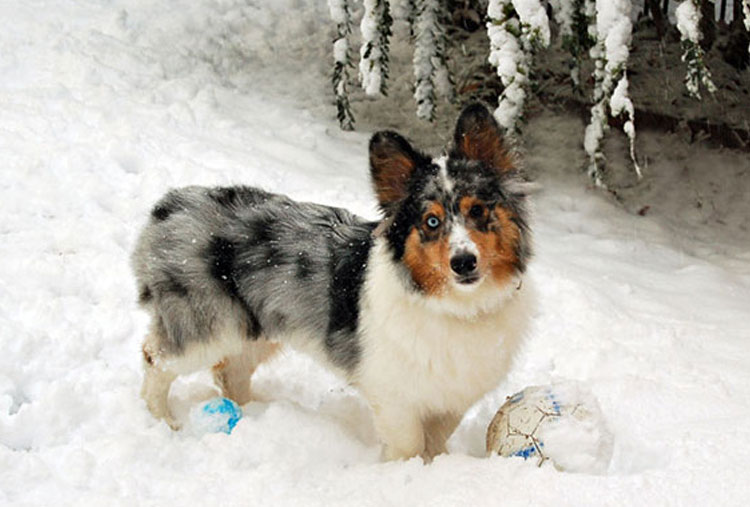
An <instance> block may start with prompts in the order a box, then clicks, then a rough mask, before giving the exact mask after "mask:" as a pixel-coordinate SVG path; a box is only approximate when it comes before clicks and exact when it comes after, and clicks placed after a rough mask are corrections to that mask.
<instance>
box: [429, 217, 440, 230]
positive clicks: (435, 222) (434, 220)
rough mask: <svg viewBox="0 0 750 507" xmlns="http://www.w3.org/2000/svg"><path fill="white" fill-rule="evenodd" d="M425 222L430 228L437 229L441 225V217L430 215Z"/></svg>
mask: <svg viewBox="0 0 750 507" xmlns="http://www.w3.org/2000/svg"><path fill="white" fill-rule="evenodd" d="M425 223H426V224H427V227H429V228H430V229H437V228H438V227H440V219H439V218H438V217H436V216H435V215H430V216H428V217H427V220H425Z"/></svg>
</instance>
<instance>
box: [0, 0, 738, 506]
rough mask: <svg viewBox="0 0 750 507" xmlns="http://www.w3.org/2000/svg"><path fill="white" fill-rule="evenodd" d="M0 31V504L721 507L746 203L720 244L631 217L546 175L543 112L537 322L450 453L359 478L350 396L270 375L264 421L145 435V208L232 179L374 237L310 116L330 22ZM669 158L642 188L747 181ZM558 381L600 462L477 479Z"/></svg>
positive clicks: (285, 366) (375, 463)
mask: <svg viewBox="0 0 750 507" xmlns="http://www.w3.org/2000/svg"><path fill="white" fill-rule="evenodd" d="M0 20H1V21H0V171H2V173H1V174H2V177H1V178H0V209H2V221H0V234H1V235H2V241H1V242H0V258H2V259H3V262H2V263H0V350H2V354H0V504H2V505H52V504H55V505H135V504H140V505H180V504H182V505H201V504H204V503H206V502H214V503H216V504H222V505H276V506H278V505H326V506H330V505H427V504H429V505H451V506H453V505H499V504H503V505H529V504H531V505H701V506H703V505H744V504H745V503H746V500H747V497H748V493H750V487H749V486H747V470H748V468H749V467H750V424H748V419H749V418H750V408H749V407H750V346H749V345H750V343H749V342H750V325H749V324H748V323H749V322H750V257H749V256H748V254H747V250H748V248H747V247H748V246H750V244H748V243H749V242H748V237H747V235H744V236H742V235H741V231H745V234H746V233H747V230H746V228H743V224H747V218H746V215H742V213H744V212H745V211H747V204H745V205H744V206H745V207H744V208H743V207H741V205H740V207H739V211H736V210H732V209H728V210H725V212H724V213H723V215H722V220H724V221H725V222H727V223H729V224H730V225H732V224H735V225H737V227H728V228H727V229H726V231H728V233H727V234H722V230H724V229H722V228H721V224H719V223H717V222H716V221H700V220H691V217H690V216H688V217H687V218H686V219H685V220H678V219H676V218H674V217H669V216H668V214H669V211H670V208H666V209H662V211H661V213H654V214H653V215H651V214H647V216H646V217H639V216H635V215H631V214H628V213H626V212H625V211H624V210H622V209H620V207H618V206H617V205H615V204H613V203H612V202H610V200H609V199H608V198H606V197H605V196H603V195H601V194H600V193H598V192H596V191H592V190H590V189H587V188H586V187H585V183H582V182H585V180H583V179H580V180H577V179H576V178H571V177H570V175H571V174H574V173H575V172H576V169H577V168H579V167H582V165H583V161H584V157H585V153H583V151H582V149H581V146H580V140H581V139H582V135H583V128H584V127H583V125H582V124H581V122H580V121H578V120H574V119H571V118H567V117H563V116H556V115H552V114H543V115H541V116H538V117H537V118H536V119H534V120H532V122H531V124H530V125H529V126H528V127H527V129H526V132H527V135H526V137H525V139H524V142H525V146H524V149H525V151H526V153H527V155H526V165H527V166H528V168H529V170H530V172H532V173H534V174H537V175H538V176H539V180H540V183H541V187H542V190H541V191H540V192H539V193H538V194H537V195H536V220H535V227H534V230H535V240H536V241H535V244H536V252H537V256H536V259H535V260H534V262H533V264H532V267H531V270H530V274H529V276H530V277H531V278H533V281H534V282H535V284H536V286H537V288H538V291H539V308H538V315H537V319H536V321H535V325H534V326H533V330H532V332H531V333H530V336H529V337H528V341H527V343H526V345H525V347H524V349H523V351H522V353H521V354H520V355H519V357H518V358H517V361H516V363H515V366H514V368H513V369H512V372H511V374H510V376H509V377H508V379H507V380H506V381H504V382H503V383H502V384H501V385H499V386H498V388H497V389H496V390H495V391H493V392H492V393H490V394H489V395H488V396H487V397H486V398H485V399H484V400H482V401H481V402H480V403H478V404H477V405H476V406H475V407H474V408H473V409H472V410H470V412H469V413H468V414H467V416H466V417H465V419H464V422H463V424H462V425H461V427H460V428H459V429H458V431H457V433H456V434H455V435H454V437H453V438H452V440H451V441H450V443H449V444H450V445H449V447H450V448H451V451H452V454H451V455H448V456H441V457H439V458H438V459H437V460H436V461H435V462H434V463H433V464H431V465H429V466H425V465H424V464H423V463H422V462H421V461H420V460H419V459H414V460H411V461H408V462H401V463H380V462H379V460H378V456H379V447H378V445H377V442H376V440H375V436H374V431H373V428H372V423H371V420H370V414H369V409H368V408H367V407H366V405H365V404H364V402H363V401H362V399H361V398H360V397H359V396H358V395H357V394H356V392H354V391H353V390H352V389H350V388H349V387H347V386H346V385H344V384H343V383H342V382H341V381H340V380H338V379H337V378H335V377H334V376H333V375H331V374H330V373H328V372H326V371H325V370H322V369H321V368H320V367H319V366H317V365H316V364H314V363H313V362H311V361H310V360H308V359H307V358H305V357H303V356H299V355H296V354H294V353H292V352H288V353H285V354H284V355H282V356H281V357H279V358H278V359H277V360H275V361H274V362H273V363H271V364H269V365H268V366H267V367H264V368H262V369H261V370H260V371H259V372H258V374H257V376H256V379H257V380H256V386H257V388H258V389H259V391H260V392H261V394H263V395H264V396H265V397H267V398H268V399H269V400H271V401H269V402H268V403H253V404H249V405H248V406H246V407H245V417H244V418H243V419H242V420H241V421H240V422H239V424H238V425H237V427H236V428H235V430H234V431H233V433H232V434H231V435H225V434H209V435H205V436H203V437H197V436H195V435H194V434H190V433H189V432H179V433H174V432H172V431H171V430H169V429H168V428H167V427H166V425H164V424H163V423H159V422H157V421H155V420H153V419H152V418H151V416H150V415H149V414H148V413H147V411H146V408H145V405H144V403H143V402H142V401H141V400H140V397H139V389H140V381H141V371H140V355H139V348H140V342H141V339H142V337H143V335H144V332H145V329H146V325H147V317H146V315H145V314H143V313H142V312H141V311H140V310H139V309H137V307H136V304H135V299H136V291H135V287H134V284H133V278H132V275H131V272H130V268H129V256H130V251H131V249H132V246H133V243H134V239H135V237H136V234H137V232H138V230H139V228H140V226H141V225H142V224H143V222H144V220H145V217H146V215H147V213H148V209H149V208H150V206H151V204H152V203H153V201H154V200H155V199H156V198H158V197H159V196H160V195H161V194H162V193H163V192H164V191H165V190H166V189H167V188H169V187H170V186H180V185H187V184H225V183H233V182H234V183H239V182H242V183H248V184H254V185H259V186H262V187H264V188H267V189H269V190H273V191H278V192H284V193H287V194H289V195H291V196H292V197H295V198H299V199H306V200H313V201H316V202H321V203H326V204H336V205H340V206H345V207H348V208H350V209H352V210H353V211H355V212H358V213H360V214H363V215H367V216H370V217H374V216H375V207H374V200H373V197H372V195H371V193H370V190H369V182H368V180H367V157H366V144H367V138H368V132H364V131H361V132H354V133H344V132H341V131H339V130H338V128H337V126H336V122H335V119H334V118H333V114H334V108H333V106H332V105H331V104H330V102H331V96H330V92H329V90H328V88H329V81H328V77H327V75H326V73H327V72H328V66H329V64H330V62H329V60H328V59H329V58H330V51H331V48H330V46H329V44H330V41H331V40H333V39H332V37H331V33H332V32H331V28H332V27H331V23H330V21H329V20H328V19H327V7H326V5H325V3H324V2H315V1H313V0H308V1H304V0H281V1H277V2H270V1H269V2H265V3H263V2H259V1H255V2H248V1H246V0H206V1H201V2H190V1H188V0H176V1H174V2H169V3H165V2H150V1H147V0H130V1H125V0H108V1H103V0H86V1H80V2H66V1H62V0H37V1H33V2H24V3H20V2H3V3H0ZM394 94H395V95H397V93H394ZM383 100H384V102H382V103H381V104H387V102H385V100H386V99H383ZM367 107H369V109H370V110H373V109H376V108H377V107H384V106H378V105H373V104H369V105H367ZM409 107H413V106H411V105H410V106H409ZM412 112H413V111H412V110H409V113H410V114H411V113H412ZM385 114H386V113H384V115H385ZM394 117H395V115H394V116H391V117H390V118H394ZM365 121H366V122H367V126H372V127H373V128H382V127H385V126H389V127H390V125H386V124H385V121H383V122H381V124H380V125H378V120H377V117H373V118H371V119H368V120H363V121H362V123H365ZM409 130H410V129H409ZM429 130H430V129H427V128H425V127H423V126H422V127H415V131H414V132H415V135H416V136H417V137H418V138H422V139H424V138H425V134H426V133H429ZM407 133H408V132H407ZM434 136H437V137H440V138H441V139H445V138H446V137H447V136H448V132H447V131H443V130H441V131H436V132H435V133H434ZM669 142H671V143H672V144H673V146H668V147H667V148H671V149H675V148H674V147H675V146H678V145H676V144H674V143H676V141H674V140H672V141H669ZM435 144H440V143H435ZM646 146H648V144H646ZM690 150H693V151H694V152H695V150H696V149H695V148H694V147H691V148H690ZM682 152H683V157H684V158H683V159H681V160H679V161H678V162H674V161H673V160H671V159H668V158H667V157H664V158H660V157H659V155H658V153H660V152H658V150H656V148H653V152H652V153H656V155H654V156H653V163H652V164H651V165H650V166H649V167H647V168H646V173H647V174H646V178H649V177H652V178H653V181H658V180H657V179H656V178H657V177H656V176H653V175H658V174H679V171H678V170H677V169H675V168H676V167H678V166H679V167H682V166H680V165H679V164H683V165H684V166H685V167H686V168H689V167H691V164H693V163H696V161H697V162H698V163H701V162H705V161H708V162H709V163H712V164H716V165H717V166H722V167H723V168H724V169H725V170H726V174H727V176H725V177H724V178H720V181H721V182H722V183H723V184H724V185H726V186H727V187H729V186H731V184H732V181H733V180H732V179H731V178H730V176H732V175H734V174H740V173H742V172H743V171H744V174H745V175H746V174H747V171H748V164H749V162H748V160H747V155H746V154H740V155H737V154H732V153H731V152H708V151H704V152H700V151H698V152H695V153H696V154H695V157H693V158H688V157H687V156H686V155H685V154H684V149H683V150H682ZM692 170H694V168H693V169H692ZM649 175H652V176H649ZM675 181H677V180H676V179H675ZM675 188H676V189H677V191H678V192H682V193H684V194H688V193H689V192H690V189H689V187H685V186H679V185H678V186H676V187H675ZM651 195H653V196H655V198H657V199H658V198H659V195H658V193H652V194H651ZM686 198H687V196H686ZM744 200H746V198H745V199H744ZM677 201H678V198H677V197H675V196H671V197H669V198H665V200H664V202H670V203H675V202H677ZM742 201H743V199H737V202H739V203H741V202H742ZM660 205H662V206H663V205H664V204H663V202H659V203H655V204H654V208H655V209H656V210H657V211H658V210H659V206H660ZM676 209H678V208H677V207H676V205H675V206H673V208H671V210H672V211H674V210H676ZM738 217H739V218H738ZM670 218H671V221H670ZM738 231H739V232H740V234H738ZM728 235H731V237H725V236H728ZM556 380H576V381H578V382H580V383H581V385H583V386H585V387H586V388H587V389H589V390H591V391H592V392H593V393H594V394H595V395H596V397H597V398H598V400H599V403H600V405H601V408H602V412H603V414H604V417H605V419H606V421H607V424H608V426H609V428H610V429H611V431H612V432H613V434H614V439H615V440H614V457H613V460H612V463H611V464H610V467H609V470H608V472H607V474H605V475H586V474H572V473H560V472H557V471H555V469H554V468H552V467H548V466H544V467H542V468H536V467H535V466H534V465H533V463H532V462H524V461H522V460H509V459H504V458H500V457H493V458H490V459H485V458H484V457H483V446H484V436H485V429H486V426H487V424H488V423H489V421H490V419H491V417H492V416H493V415H494V412H495V410H496V409H497V408H498V407H499V406H500V405H501V404H502V402H503V400H504V398H505V396H506V395H508V394H511V393H513V392H515V391H518V390H520V389H522V388H523V387H525V386H527V385H535V384H544V383H548V382H551V381H556ZM172 394H173V396H172V400H171V402H172V404H173V407H174V408H175V410H176V411H177V412H178V413H179V414H181V415H182V416H183V417H187V413H188V412H189V410H190V408H191V407H192V406H194V405H196V404H197V403H199V402H200V401H201V400H203V399H208V398H210V397H212V396H214V395H215V391H214V390H213V389H212V387H211V385H210V382H209V380H208V376H207V375H205V374H198V375H195V376H192V377H189V378H187V379H183V380H181V381H180V382H179V383H178V385H176V386H175V389H174V390H173V393H172Z"/></svg>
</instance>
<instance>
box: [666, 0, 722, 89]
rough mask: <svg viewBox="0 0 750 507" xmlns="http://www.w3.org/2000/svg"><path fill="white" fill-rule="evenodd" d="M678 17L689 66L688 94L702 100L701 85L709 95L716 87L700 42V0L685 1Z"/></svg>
mask: <svg viewBox="0 0 750 507" xmlns="http://www.w3.org/2000/svg"><path fill="white" fill-rule="evenodd" d="M675 15H676V16H677V29H678V30H679V31H680V34H681V35H682V47H683V49H684V53H683V54H682V61H683V62H685V63H686V64H687V74H686V75H685V86H686V87H687V90H688V93H690V95H692V96H693V97H695V98H696V99H700V98H701V94H700V85H703V86H704V87H705V88H706V90H708V91H709V93H714V92H715V91H716V86H715V85H714V83H713V81H712V79H711V72H710V71H709V70H708V67H706V63H705V61H704V53H703V49H702V48H701V46H700V41H701V38H702V37H703V35H702V34H701V31H700V28H699V26H700V21H701V11H700V5H699V4H698V0H684V1H683V2H682V3H681V4H680V5H679V6H678V7H677V11H676V12H675Z"/></svg>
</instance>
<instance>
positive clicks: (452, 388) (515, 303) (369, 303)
mask: <svg viewBox="0 0 750 507" xmlns="http://www.w3.org/2000/svg"><path fill="white" fill-rule="evenodd" d="M389 256H390V253H389V252H388V251H387V249H386V248H385V245H384V244H383V242H382V240H378V241H376V244H375V245H374V247H373V251H372V254H371V256H370V259H369V269H368V274H367V278H366V280H365V284H366V285H365V290H364V292H363V296H362V312H361V328H360V329H361V340H362V341H361V343H362V360H361V363H360V366H359V368H358V371H357V374H356V376H355V378H354V379H353V380H354V382H355V383H356V384H357V385H358V386H359V388H360V389H361V390H362V392H363V394H364V395H365V396H366V397H367V398H368V399H369V400H370V402H371V403H374V404H378V403H380V402H384V403H388V404H393V403H394V402H398V403H399V404H401V403H403V404H404V406H405V407H409V408H410V409H411V410H414V409H416V410H418V411H419V412H421V413H422V414H424V415H429V414H433V413H441V412H453V413H458V414H462V413H463V412H464V411H465V410H466V409H467V408H468V407H469V406H470V405H471V404H472V403H474V402H475V401H477V400H478V399H479V398H480V397H481V396H482V395H483V394H485V393H486V392H487V391H489V390H491V389H493V388H494V387H495V386H496V385H497V384H498V382H499V381H500V379H501V378H502V377H503V376H504V375H505V374H506V373H507V370H508V366H509V363H510V360H511V359H512V356H513V354H514V352H515V351H516V349H517V347H518V345H519V343H520V339H521V337H522V335H523V332H524V330H525V327H526V323H527V321H528V318H529V314H530V305H529V304H528V301H529V298H528V297H527V294H528V288H527V287H524V288H522V289H521V290H517V289H516V286H515V285H513V286H511V287H509V288H508V289H507V290H506V291H504V292H503V291H501V290H499V289H498V287H497V286H493V285H492V283H493V282H491V281H487V280H485V281H484V282H482V285H480V286H479V287H477V288H476V289H475V291H473V292H471V293H458V294H455V295H454V296H453V297H451V298H439V299H437V298H433V299H432V300H430V299H428V298H425V297H424V296H421V295H418V294H413V293H411V292H410V291H408V290H407V289H406V288H405V287H404V284H403V281H402V280H401V279H400V278H399V274H398V273H397V272H396V266H395V265H394V264H393V262H392V261H391V260H390V259H389Z"/></svg>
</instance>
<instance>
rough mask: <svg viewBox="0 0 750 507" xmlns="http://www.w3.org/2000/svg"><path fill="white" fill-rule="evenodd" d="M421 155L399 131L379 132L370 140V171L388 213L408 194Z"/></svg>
mask: <svg viewBox="0 0 750 507" xmlns="http://www.w3.org/2000/svg"><path fill="white" fill-rule="evenodd" d="M419 158H420V155H419V154H418V153H417V152H415V151H414V149H413V148H412V147H411V145H410V144H409V142H408V141H407V140H406V139H404V138H403V137H401V136H400V135H398V134H396V133H395V132H390V131H382V132H377V133H376V134H375V135H373V136H372V139H370V173H371V175H372V182H373V185H374V186H375V193H376V194H377V196H378V202H380V206H381V207H382V208H383V210H384V211H385V212H386V213H387V212H389V211H391V210H392V209H393V208H394V207H395V206H396V205H397V204H398V203H399V202H401V201H402V200H403V199H404V198H405V197H406V196H407V194H408V192H409V180H410V179H411V175H412V174H413V173H414V169H415V168H416V167H417V163H418V161H419Z"/></svg>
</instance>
